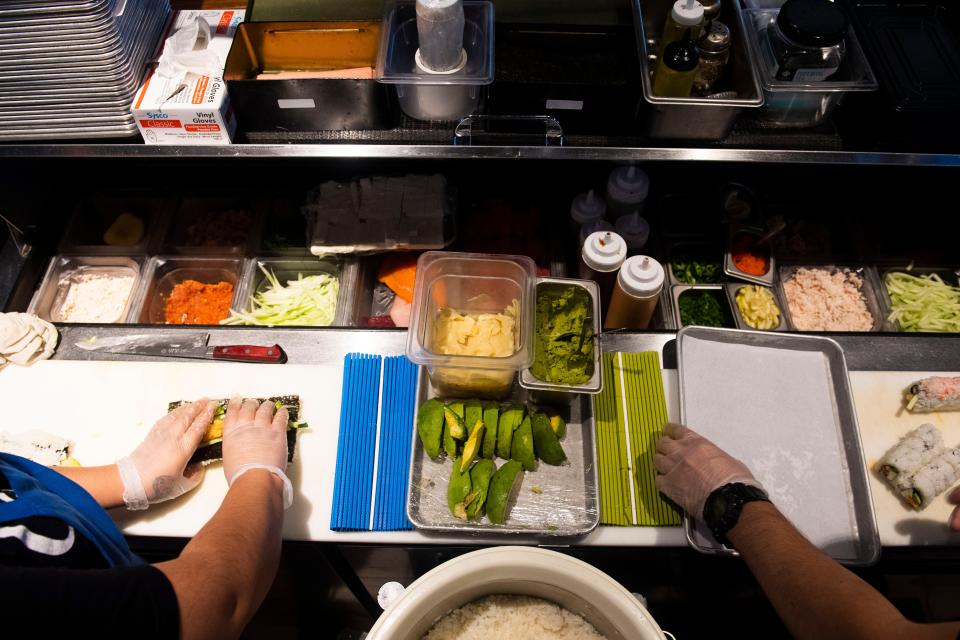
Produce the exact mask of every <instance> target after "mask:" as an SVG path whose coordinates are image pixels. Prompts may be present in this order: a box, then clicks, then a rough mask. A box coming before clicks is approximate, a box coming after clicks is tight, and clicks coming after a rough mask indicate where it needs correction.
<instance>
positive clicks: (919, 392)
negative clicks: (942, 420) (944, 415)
mask: <svg viewBox="0 0 960 640" xmlns="http://www.w3.org/2000/svg"><path fill="white" fill-rule="evenodd" d="M904 395H905V397H906V401H907V411H909V412H911V413H931V412H933V411H960V376H952V377H949V376H932V377H930V378H924V379H923V380H920V381H919V382H916V383H914V384H912V385H910V388H909V389H907V391H906V393H905V394H904Z"/></svg>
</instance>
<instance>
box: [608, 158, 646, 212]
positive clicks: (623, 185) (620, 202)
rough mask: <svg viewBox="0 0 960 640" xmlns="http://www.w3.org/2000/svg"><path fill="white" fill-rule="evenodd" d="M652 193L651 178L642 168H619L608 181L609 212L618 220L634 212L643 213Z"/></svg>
mask: <svg viewBox="0 0 960 640" xmlns="http://www.w3.org/2000/svg"><path fill="white" fill-rule="evenodd" d="M649 193H650V177H649V176H648V175H647V173H646V171H644V170H643V169H641V168H640V167H637V166H634V165H629V166H626V167H617V168H616V169H614V170H613V171H611V172H610V177H609V178H608V179H607V212H608V213H609V214H610V216H611V218H613V219H616V218H619V217H620V216H625V215H627V214H628V213H633V212H634V211H637V212H640V213H642V212H643V205H645V204H646V203H647V195H648V194H649Z"/></svg>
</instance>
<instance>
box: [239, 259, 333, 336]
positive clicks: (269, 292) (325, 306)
mask: <svg viewBox="0 0 960 640" xmlns="http://www.w3.org/2000/svg"><path fill="white" fill-rule="evenodd" d="M260 270H261V271H263V273H264V275H265V276H266V277H267V282H268V283H269V285H268V286H267V287H266V288H265V289H263V290H262V291H260V292H259V293H257V294H255V295H253V296H251V297H250V299H251V307H252V308H251V310H250V311H237V310H231V311H230V317H229V318H227V319H226V320H223V321H222V322H221V324H253V325H263V326H268V327H274V326H301V327H326V326H329V325H331V324H333V319H334V315H335V314H336V312H337V297H338V296H339V294H340V281H339V280H338V279H337V278H336V277H335V276H332V275H329V274H326V273H323V274H318V275H313V276H307V277H303V274H298V275H297V279H296V280H288V281H287V284H286V285H283V284H282V283H281V282H280V281H279V280H278V279H277V277H276V276H275V275H274V274H273V273H272V272H270V271H268V270H267V269H264V267H263V265H260Z"/></svg>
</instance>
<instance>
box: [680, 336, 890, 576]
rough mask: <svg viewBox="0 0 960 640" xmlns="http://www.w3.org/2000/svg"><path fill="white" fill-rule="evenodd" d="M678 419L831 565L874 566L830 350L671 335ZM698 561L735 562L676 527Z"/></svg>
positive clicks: (853, 429) (843, 393) (854, 434)
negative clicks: (764, 492) (759, 486)
mask: <svg viewBox="0 0 960 640" xmlns="http://www.w3.org/2000/svg"><path fill="white" fill-rule="evenodd" d="M677 362H678V367H677V368H678V371H679V380H680V420H681V422H683V423H684V424H689V425H690V426H691V427H692V428H694V429H696V430H697V431H699V432H700V433H701V434H702V435H704V436H705V437H707V438H710V439H711V440H713V441H714V442H716V443H717V444H718V445H719V446H720V447H722V448H725V449H726V450H727V451H729V452H730V454H732V455H734V456H736V457H737V458H739V459H741V460H743V461H744V462H745V463H746V464H747V465H748V466H750V467H751V468H752V471H753V472H754V473H755V474H756V475H757V478H758V480H760V481H761V482H763V484H764V486H765V487H766V488H767V489H768V490H769V491H770V495H771V499H772V500H773V502H774V504H776V505H777V506H778V507H779V508H780V510H781V511H783V512H784V515H786V516H787V517H788V518H790V519H791V520H792V521H793V523H794V524H795V525H797V527H798V528H799V529H800V531H801V533H803V534H804V535H805V536H806V537H807V538H809V539H810V540H811V541H813V542H814V543H815V544H818V545H819V546H820V547H821V548H823V550H824V551H825V552H827V553H828V554H829V555H831V556H833V557H834V558H835V559H836V560H838V561H840V562H844V563H848V564H856V565H869V564H873V563H875V562H876V561H877V559H878V558H879V557H880V536H879V534H878V532H877V525H876V520H875V517H874V511H873V499H872V496H871V491H870V479H869V477H868V471H867V465H866V462H865V461H864V458H863V447H862V445H861V442H860V430H859V427H858V426H857V412H856V408H855V407H854V404H853V395H852V392H851V387H850V380H849V377H848V375H847V363H846V359H845V358H844V355H843V349H841V348H840V345H839V344H837V343H836V341H834V340H832V339H830V338H823V337H818V336H807V335H796V334H785V333H776V332H771V331H737V330H729V329H708V328H706V327H690V328H686V329H681V330H680V332H679V333H678V334H677ZM684 530H685V532H686V535H687V540H688V542H689V543H690V545H691V546H692V547H693V548H694V549H696V550H697V551H700V552H702V553H708V554H715V555H736V552H735V551H734V550H732V549H729V548H727V547H725V546H723V545H721V544H720V543H718V542H717V541H716V540H715V539H714V538H713V536H712V535H711V534H710V532H709V530H707V529H705V527H704V526H703V525H702V524H698V523H696V522H694V521H693V520H691V519H690V518H689V516H688V517H687V518H686V519H685V521H684Z"/></svg>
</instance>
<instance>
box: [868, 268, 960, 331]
mask: <svg viewBox="0 0 960 640" xmlns="http://www.w3.org/2000/svg"><path fill="white" fill-rule="evenodd" d="M870 272H871V273H872V274H873V275H875V277H876V280H875V282H874V283H873V285H874V288H875V290H876V292H877V298H878V299H879V301H880V309H881V313H882V314H883V328H884V330H885V331H903V329H902V328H901V327H900V323H899V322H893V321H891V320H889V318H890V314H891V313H892V312H893V301H892V300H891V299H890V293H889V292H888V291H887V285H886V282H885V280H886V277H887V274H888V273H893V272H897V273H909V274H910V275H914V276H925V275H929V274H932V273H935V274H937V275H938V276H940V278H941V279H942V280H943V281H944V282H946V283H947V284H950V285H953V286H954V287H956V286H960V269H951V268H950V267H911V268H910V269H909V270H908V269H907V268H906V267H898V266H881V267H876V268H875V269H871V270H870Z"/></svg>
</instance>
